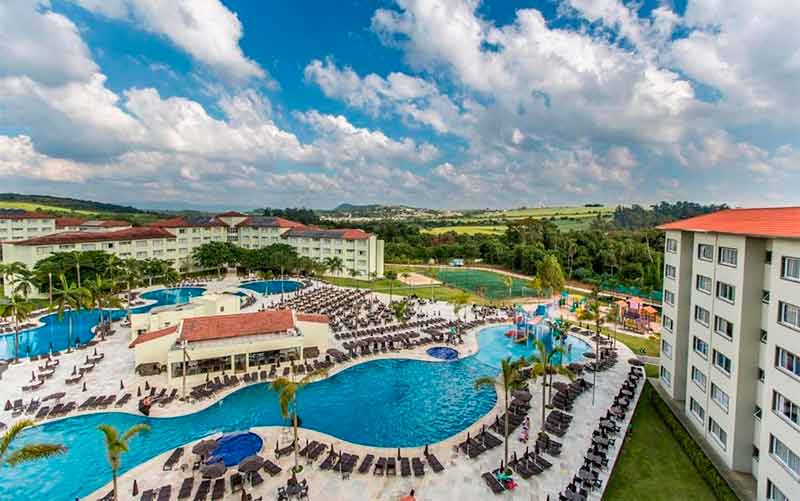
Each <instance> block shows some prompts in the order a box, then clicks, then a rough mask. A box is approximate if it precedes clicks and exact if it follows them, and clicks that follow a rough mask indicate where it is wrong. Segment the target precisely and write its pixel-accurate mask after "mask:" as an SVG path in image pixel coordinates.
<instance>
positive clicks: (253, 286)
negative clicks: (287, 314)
mask: <svg viewBox="0 0 800 501" xmlns="http://www.w3.org/2000/svg"><path fill="white" fill-rule="evenodd" d="M239 287H241V288H242V289H249V290H251V291H255V292H258V293H259V294H265V295H269V294H280V293H282V292H283V293H286V292H295V291H298V290H300V289H301V288H302V287H303V284H301V283H300V282H298V281H296V280H256V281H255V282H244V283H243V284H241V285H240V286H239Z"/></svg>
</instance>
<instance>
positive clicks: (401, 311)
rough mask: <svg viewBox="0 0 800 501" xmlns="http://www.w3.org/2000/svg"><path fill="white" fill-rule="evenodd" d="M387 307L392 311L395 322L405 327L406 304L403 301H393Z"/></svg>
mask: <svg viewBox="0 0 800 501" xmlns="http://www.w3.org/2000/svg"><path fill="white" fill-rule="evenodd" d="M389 307H390V308H391V309H392V314H393V315H394V318H395V320H397V321H398V322H400V323H401V324H403V325H405V324H406V313H407V312H408V303H406V302H405V301H395V302H393V303H389Z"/></svg>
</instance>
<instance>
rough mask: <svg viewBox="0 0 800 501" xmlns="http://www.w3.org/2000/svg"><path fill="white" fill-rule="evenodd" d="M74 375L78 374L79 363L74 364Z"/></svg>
mask: <svg viewBox="0 0 800 501" xmlns="http://www.w3.org/2000/svg"><path fill="white" fill-rule="evenodd" d="M72 375H73V376H77V375H78V366H77V365H73V366H72Z"/></svg>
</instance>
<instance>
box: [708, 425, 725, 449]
mask: <svg viewBox="0 0 800 501" xmlns="http://www.w3.org/2000/svg"><path fill="white" fill-rule="evenodd" d="M708 431H709V433H711V436H713V437H714V438H715V439H716V441H717V443H719V445H721V446H722V449H723V450H725V447H726V446H725V443H726V442H727V441H728V434H727V433H726V432H725V430H723V429H722V427H721V426H720V425H719V424H717V422H716V421H714V418H711V417H710V418H708Z"/></svg>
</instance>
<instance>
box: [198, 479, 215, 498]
mask: <svg viewBox="0 0 800 501" xmlns="http://www.w3.org/2000/svg"><path fill="white" fill-rule="evenodd" d="M210 490H211V480H203V481H202V482H200V487H198V488H197V492H196V493H195V495H194V501H205V500H206V499H207V498H208V492H209V491H210Z"/></svg>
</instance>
